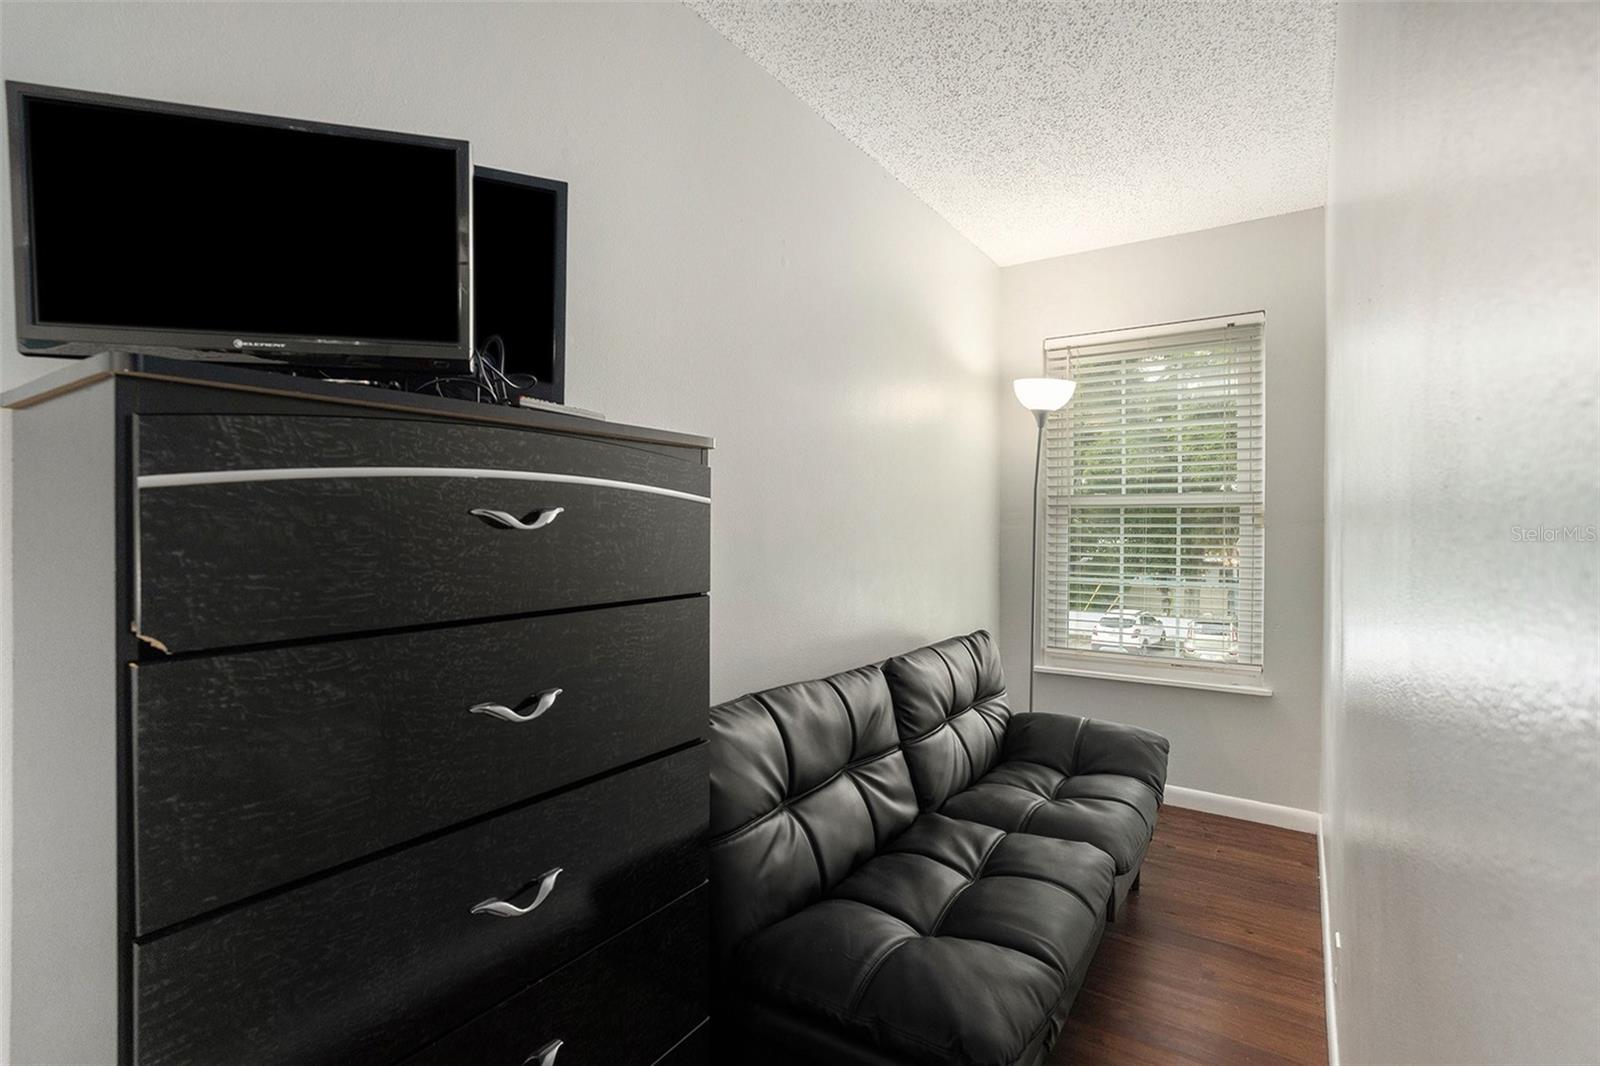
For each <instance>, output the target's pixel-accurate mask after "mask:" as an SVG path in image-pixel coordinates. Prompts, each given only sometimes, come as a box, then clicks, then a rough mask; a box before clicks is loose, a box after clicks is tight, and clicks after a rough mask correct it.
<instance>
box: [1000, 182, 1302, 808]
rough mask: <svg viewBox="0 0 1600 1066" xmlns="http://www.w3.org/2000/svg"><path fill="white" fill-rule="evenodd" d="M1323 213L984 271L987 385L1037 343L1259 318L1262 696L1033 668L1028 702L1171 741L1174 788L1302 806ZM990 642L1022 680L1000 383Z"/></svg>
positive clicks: (1021, 620) (1019, 514) (1018, 368)
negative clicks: (989, 359) (989, 276)
mask: <svg viewBox="0 0 1600 1066" xmlns="http://www.w3.org/2000/svg"><path fill="white" fill-rule="evenodd" d="M1322 231H1323V213H1322V211H1321V210H1320V209H1319V210H1315V211H1299V212H1296V213H1294V214H1291V215H1280V216H1278V217H1276V218H1267V219H1261V220H1258V221H1255V222H1244V223H1240V224H1239V225H1236V226H1224V227H1221V228H1219V229H1211V230H1203V231H1200V232H1198V233H1186V234H1183V235H1181V236H1177V237H1166V238H1163V239H1161V240H1154V241H1143V242H1140V243H1138V244H1128V245H1122V246H1120V247H1117V248H1107V249H1104V250H1101V251H1095V252H1083V253H1080V254H1078V255H1069V256H1063V257H1061V258H1058V259H1046V260H1042V261H1040V262H1037V263H1027V264H1024V265H1022V266H1014V267H1006V268H1005V269H1004V270H1002V271H1001V272H1000V279H1001V281H1000V324H1001V332H1000V359H1001V367H1002V377H1003V378H1005V379H1006V381H1007V382H1009V380H1010V379H1011V378H1015V377H1024V376H1036V375H1038V374H1039V373H1040V342H1041V341H1042V340H1043V339H1044V338H1046V337H1052V336H1061V335H1064V334H1072V333H1085V332H1090V331H1094V330H1103V329H1118V328H1122V327H1128V326H1142V325H1150V324H1153V323H1159V322H1170V321H1175V320H1178V319H1186V318H1209V317H1212V316H1216V315H1225V314H1229V313H1232V312H1236V311H1256V310H1265V311H1266V313H1267V326H1266V334H1265V336H1266V353H1267V354H1266V359H1267V525H1266V551H1267V570H1266V621H1267V645H1266V677H1267V679H1268V680H1269V681H1270V682H1271V683H1272V685H1273V687H1274V694H1273V695H1272V696H1270V697H1261V696H1244V695H1239V694H1236V693H1222V692H1210V691H1196V690H1191V689H1181V688H1168V687H1160V686H1156V685H1150V684H1142V683H1135V682H1127V681H1108V680H1102V679H1098V678H1084V677H1062V676H1057V675H1050V674H1040V675H1038V678H1037V680H1036V686H1037V695H1036V699H1037V701H1038V705H1039V709H1040V710H1042V711H1061V712H1067V713H1072V714H1086V715H1090V716H1094V717H1101V718H1110V719H1114V720H1117V721H1124V722H1133V723H1136V724H1138V725H1143V726H1148V727H1149V728H1151V729H1155V730H1158V731H1159V732H1161V733H1163V734H1165V735H1166V736H1167V737H1168V738H1169V739H1170V740H1171V741H1172V764H1171V770H1170V781H1171V783H1172V784H1174V785H1182V786H1185V787H1188V788H1198V789H1203V790H1205V791H1207V792H1218V793H1222V794H1224V795H1229V796H1240V797H1243V798H1245V799H1252V800H1259V801H1262V802H1266V803H1275V804H1281V805H1284V806H1288V807H1296V808H1300V809H1302V810H1316V809H1317V806H1318V802H1317V800H1318V797H1317V772H1318V752H1319V746H1318V741H1319V732H1320V729H1321V725H1320V712H1319V699H1320V686H1321V662H1322V646H1321V641H1322V635H1321V634H1322V416H1323V322H1324V318H1323V242H1322ZM1001 391H1002V394H1001V396H1000V398H999V401H998V403H999V407H1000V426H1001V433H1000V470H1001V474H1000V518H1001V531H1000V602H1001V630H1000V646H1001V647H1002V648H1003V649H1004V655H1005V668H1006V674H1007V676H1008V677H1009V678H1010V680H1011V687H1012V688H1013V690H1020V689H1021V688H1023V687H1025V686H1026V683H1027V668H1028V652H1027V645H1028V575H1029V523H1030V521H1031V514H1032V511H1031V506H1030V499H1029V494H1030V492H1031V490H1032V478H1033V444H1034V426H1033V420H1032V418H1031V417H1030V416H1029V415H1028V413H1027V412H1026V411H1024V410H1022V408H1021V407H1019V406H1018V405H1017V403H1016V401H1015V400H1014V399H1013V398H1012V396H1011V389H1010V386H1009V384H1003V385H1002V390H1001Z"/></svg>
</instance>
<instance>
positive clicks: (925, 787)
mask: <svg viewBox="0 0 1600 1066" xmlns="http://www.w3.org/2000/svg"><path fill="white" fill-rule="evenodd" d="M883 674H884V677H885V678H886V679H887V680H888V682H889V693H890V697H891V699H892V700H893V701H894V713H895V719H896V722H897V725H898V727H899V730H900V744H901V746H902V748H904V750H905V757H906V764H907V766H908V767H909V768H910V770H911V782H912V784H913V785H914V786H915V787H916V793H917V803H918V804H919V805H920V806H921V807H922V809H923V810H938V809H939V808H940V807H941V806H943V805H944V801H945V800H947V799H949V798H950V797H951V796H952V795H954V794H955V793H957V792H960V791H961V790H962V789H964V788H966V787H967V786H968V785H970V784H972V783H973V782H974V781H976V780H977V779H978V778H980V777H982V776H983V775H984V774H985V773H986V772H987V771H988V770H989V768H990V767H991V766H993V765H994V764H995V761H996V760H997V759H998V757H999V755H1000V747H1001V743H1002V741H1003V740H1004V739H1005V734H1006V723H1007V722H1008V721H1009V720H1010V718H1011V708H1010V707H1008V706H1007V705H1006V701H1005V695H1006V683H1005V676H1004V675H1003V674H1002V673H1001V670H1000V657H999V656H998V655H997V654H996V653H995V647H994V639H993V638H992V637H990V636H989V634H988V633H987V632H986V631H985V630H982V629H980V630H978V631H977V632H976V633H972V634H969V635H968V636H965V637H951V638H950V639H949V640H941V641H940V642H939V643H937V644H931V645H929V646H928V647H926V648H918V649H917V650H916V651H912V652H907V653H906V654H904V655H897V656H895V657H894V658H893V659H890V660H889V661H888V662H886V663H884V664H883Z"/></svg>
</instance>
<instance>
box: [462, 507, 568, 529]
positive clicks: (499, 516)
mask: <svg viewBox="0 0 1600 1066" xmlns="http://www.w3.org/2000/svg"><path fill="white" fill-rule="evenodd" d="M565 510H566V508H565V507H546V508H545V509H544V510H542V511H540V512H539V513H538V514H537V515H536V516H535V517H534V519H533V521H532V522H524V521H523V520H522V519H520V518H518V517H517V516H516V515H514V514H510V513H508V512H506V511H492V510H490V509H489V508H487V507H474V508H473V509H472V510H470V511H468V512H467V513H468V514H470V515H476V516H477V517H479V518H482V519H486V520H487V521H490V522H493V523H494V524H495V525H497V526H505V527H506V528H507V529H543V528H544V527H545V526H547V525H549V524H550V523H551V522H554V521H555V520H556V519H557V518H560V517H561V512H562V511H565Z"/></svg>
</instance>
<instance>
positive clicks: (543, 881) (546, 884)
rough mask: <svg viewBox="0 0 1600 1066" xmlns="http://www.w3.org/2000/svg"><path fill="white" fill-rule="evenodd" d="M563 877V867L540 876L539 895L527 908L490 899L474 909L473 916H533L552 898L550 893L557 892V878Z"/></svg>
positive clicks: (501, 900) (547, 871)
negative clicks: (540, 905)
mask: <svg viewBox="0 0 1600 1066" xmlns="http://www.w3.org/2000/svg"><path fill="white" fill-rule="evenodd" d="M560 876H561V867H559V866H557V867H556V868H555V869H554V870H546V871H545V872H544V873H542V874H540V875H539V894H538V895H537V896H534V897H533V902H532V903H530V904H528V905H527V906H526V907H518V906H516V905H515V904H512V903H507V902H506V901H505V900H503V899H495V898H493V897H490V898H489V899H486V900H484V901H483V902H482V903H480V904H478V905H477V906H475V907H473V908H472V913H473V914H492V915H494V916H495V917H496V918H521V917H522V916H523V915H525V914H532V913H533V912H534V911H536V910H538V909H539V904H541V903H543V902H544V901H545V900H547V899H549V898H550V893H552V892H554V891H555V888H556V878H558V877H560Z"/></svg>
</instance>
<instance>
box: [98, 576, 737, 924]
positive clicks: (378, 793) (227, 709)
mask: <svg viewBox="0 0 1600 1066" xmlns="http://www.w3.org/2000/svg"><path fill="white" fill-rule="evenodd" d="M708 604H709V601H708V600H707V599H706V598H705V597H703V596H695V597H690V598H688V599H682V600H665V601H660V602H656V603H645V604H633V605H628V606H622V607H606V608H597V609H593V610H587V611H577V612H573V613H564V614H558V615H552V616H547V617H540V618H531V619H519V620H515V621H508V622H494V623H487V624H483V625H466V626H453V627H448V628H444V629H429V630H423V631H420V632H414V633H404V634H393V635H388V636H381V637H364V638H354V639H347V640H330V641H319V642H316V643H312V644H302V645H295V646H291V647H284V648H274V649H268V650H261V651H252V652H235V653H224V654H219V655H207V656H198V657H195V658H191V659H182V660H174V661H170V662H162V661H157V662H152V663H147V664H143V665H139V666H134V667H132V668H131V669H132V671H133V684H132V685H131V686H130V690H131V692H132V698H133V729H134V733H133V737H134V741H133V761H134V849H135V878H136V885H137V895H136V900H137V909H136V915H137V923H138V932H139V933H141V934H143V933H149V932H153V931H155V930H157V929H160V928H162V927H164V926H167V925H170V924H172V923H173V922H177V921H180V920H182V919H185V918H189V917H193V916H195V915H198V914H201V913H204V912H205V911H208V910H210V909H212V908H214V907H217V906H220V905H222V904H226V903H231V902H233V901H235V900H239V899H243V898H245V897H247V896H250V895H253V894H255V893H257V892H261V891H265V890H267V889H270V888H275V887H277V886H278V885H281V884H284V883H286V882H289V881H292V880H295V879H297V878H300V877H303V876H306V875H308V874H314V873H316V872H318V871H320V870H324V869H327V868H328V867H330V866H334V865H337V864H339V863H341V862H345V861H348V860H350V859H356V858H360V857H361V856H363V855H367V854H370V853H371V852H373V851H377V850H379V849H381V848H385V847H390V846H392V845H396V844H401V843H404V842H405V841H408V840H412V839H414V838H416V837H419V836H422V835H423V834H426V833H429V832H433V831H435V830H439V829H444V828H447V827H448V826H451V825H454V824H455V823H457V822H461V821H464V820H466V819H468V818H472V817H475V816H477V815H480V814H486V813H488V812H490V811H493V810H496V809H498V808H500V807H505V806H508V805H510V804H514V803H517V802H519V801H521V800H524V799H527V798H529V797H532V796H535V795H538V794H540V793H543V792H548V791H551V790H553V789H555V788H558V787H561V786H563V785H567V784H570V783H572V782H574V781H578V780H582V779H583V778H586V777H591V776H593V775H595V774H599V773H603V772H605V771H607V770H609V769H611V768H613V767H616V766H620V765H623V764H626V763H629V762H633V761H635V760H638V759H642V758H646V757H648V756H651V755H654V754H656V753H657V752H661V751H665V750H667V749H668V748H672V747H675V746H678V745H680V744H684V743H687V742H688V741H690V740H694V739H697V738H698V737H700V736H702V735H703V734H704V732H705V723H706V706H707V704H708V679H707V672H708V666H707V661H708V657H707V643H708V639H709V637H708V631H707V627H708V616H709V610H708Z"/></svg>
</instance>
